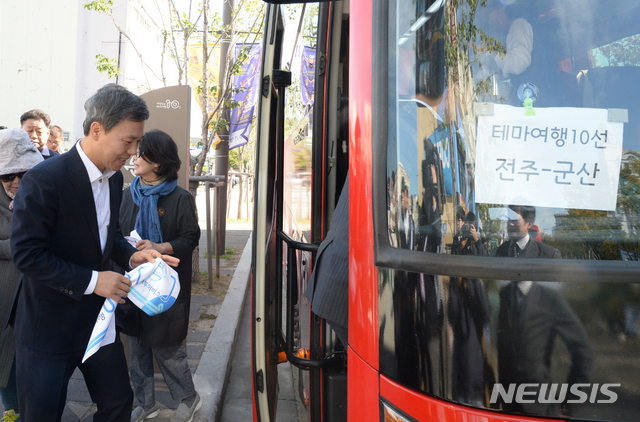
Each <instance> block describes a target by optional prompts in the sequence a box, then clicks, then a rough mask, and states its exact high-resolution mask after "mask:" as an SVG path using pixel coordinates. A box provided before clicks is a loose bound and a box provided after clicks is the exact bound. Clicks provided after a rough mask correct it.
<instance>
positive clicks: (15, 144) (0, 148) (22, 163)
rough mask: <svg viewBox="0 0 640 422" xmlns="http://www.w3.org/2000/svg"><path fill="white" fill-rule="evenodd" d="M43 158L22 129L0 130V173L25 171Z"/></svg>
mask: <svg viewBox="0 0 640 422" xmlns="http://www.w3.org/2000/svg"><path fill="white" fill-rule="evenodd" d="M42 160H43V158H42V154H41V153H40V151H38V148H36V146H35V144H34V143H33V141H32V140H31V139H30V138H29V135H28V134H27V132H25V131H24V130H23V129H20V128H15V129H4V130H0V175H3V174H12V173H21V172H23V171H27V170H29V169H30V168H32V167H33V166H35V165H36V164H38V163H39V162H41V161H42Z"/></svg>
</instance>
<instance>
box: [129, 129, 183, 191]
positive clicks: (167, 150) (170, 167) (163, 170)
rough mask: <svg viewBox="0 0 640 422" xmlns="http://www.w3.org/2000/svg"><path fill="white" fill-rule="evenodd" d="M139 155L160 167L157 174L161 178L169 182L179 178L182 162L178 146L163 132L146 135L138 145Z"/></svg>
mask: <svg viewBox="0 0 640 422" xmlns="http://www.w3.org/2000/svg"><path fill="white" fill-rule="evenodd" d="M138 153H139V154H140V157H142V159H144V160H146V161H147V162H149V163H154V164H158V165H159V167H158V170H157V171H156V172H155V173H156V174H157V175H158V177H159V178H160V177H164V178H166V180H167V181H168V182H170V181H172V180H176V179H177V178H178V170H180V164H181V162H180V157H178V146H177V145H176V143H175V142H174V141H173V139H171V136H169V135H167V134H166V133H164V132H162V131H161V130H152V131H151V132H147V133H145V134H144V136H143V137H142V139H141V140H140V143H139V144H138Z"/></svg>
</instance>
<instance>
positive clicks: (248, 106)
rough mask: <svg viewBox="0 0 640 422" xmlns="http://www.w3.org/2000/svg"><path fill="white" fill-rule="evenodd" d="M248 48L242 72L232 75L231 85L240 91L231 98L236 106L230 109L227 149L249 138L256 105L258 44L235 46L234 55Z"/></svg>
mask: <svg viewBox="0 0 640 422" xmlns="http://www.w3.org/2000/svg"><path fill="white" fill-rule="evenodd" d="M243 48H245V49H249V48H250V51H249V57H248V58H247V61H246V62H245V64H244V65H243V66H242V73H241V74H239V75H236V76H234V77H233V85H234V86H235V88H236V89H238V88H239V89H240V92H238V93H237V94H235V96H234V97H233V99H234V100H235V101H237V102H238V107H236V108H234V109H233V110H232V111H231V124H230V126H229V149H230V150H231V149H233V148H237V147H241V146H242V145H245V144H246V143H247V141H248V140H249V134H250V133H251V122H252V119H253V111H254V109H255V105H256V98H257V94H258V88H259V86H260V81H259V73H260V53H261V47H260V45H259V44H253V45H252V44H246V45H237V46H236V57H238V55H239V54H240V52H241V50H242V49H243Z"/></svg>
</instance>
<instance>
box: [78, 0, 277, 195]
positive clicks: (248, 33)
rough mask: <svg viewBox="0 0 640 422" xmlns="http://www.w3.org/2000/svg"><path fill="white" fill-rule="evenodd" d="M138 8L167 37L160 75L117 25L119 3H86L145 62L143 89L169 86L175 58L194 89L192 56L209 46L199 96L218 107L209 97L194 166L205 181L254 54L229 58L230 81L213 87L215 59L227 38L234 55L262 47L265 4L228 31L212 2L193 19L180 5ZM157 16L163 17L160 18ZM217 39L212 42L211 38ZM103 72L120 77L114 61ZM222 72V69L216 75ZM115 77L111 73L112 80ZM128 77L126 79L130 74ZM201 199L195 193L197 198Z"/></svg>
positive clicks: (249, 9) (240, 12)
mask: <svg viewBox="0 0 640 422" xmlns="http://www.w3.org/2000/svg"><path fill="white" fill-rule="evenodd" d="M134 1H135V5H136V7H137V8H139V9H140V10H141V11H142V13H143V14H144V16H143V18H144V19H145V20H146V21H147V22H149V23H150V25H151V26H153V27H154V28H155V30H156V31H158V33H159V34H160V35H161V37H162V38H161V39H162V41H161V44H162V53H161V60H160V62H161V66H160V69H154V68H152V66H150V65H149V63H148V60H147V58H146V57H145V56H143V54H142V52H141V50H140V49H139V48H138V47H137V43H136V40H134V39H133V38H132V37H131V36H130V35H129V34H128V33H127V32H126V31H125V30H124V28H123V27H122V26H121V25H120V24H119V23H118V22H117V20H116V17H115V15H114V12H113V7H114V0H94V1H92V2H88V3H84V8H85V9H87V10H92V11H95V12H98V13H101V14H104V15H107V16H108V17H109V18H110V19H111V20H112V22H113V24H114V26H115V27H116V29H117V30H118V31H119V32H120V34H122V36H123V37H124V38H125V39H126V40H128V41H129V43H130V45H131V47H132V48H133V50H134V51H135V52H136V54H137V55H138V57H139V59H140V63H141V65H142V67H143V70H144V76H145V81H144V82H143V84H142V86H143V87H144V88H145V89H147V90H150V89H151V88H152V86H157V85H158V84H160V85H161V86H167V78H166V77H165V58H170V59H171V60H172V62H173V64H174V66H175V68H176V69H177V71H178V77H177V81H176V82H177V83H178V85H183V84H188V79H189V51H188V45H189V43H191V42H201V43H202V46H203V58H204V60H203V66H202V67H203V72H202V78H201V79H200V80H199V81H198V83H197V84H196V86H195V87H194V89H195V91H196V92H199V93H202V92H205V93H212V94H213V96H214V97H215V98H216V103H215V104H214V106H213V107H212V110H211V111H208V104H207V103H208V96H206V95H205V96H204V98H205V99H206V100H205V104H204V105H203V107H202V109H203V112H202V125H201V129H202V132H201V133H202V152H201V153H200V154H199V155H198V156H196V157H195V159H194V160H193V162H192V163H191V166H190V174H191V175H197V176H199V175H201V174H202V170H203V167H204V163H205V160H206V156H207V154H208V152H209V149H210V148H211V146H212V144H213V141H214V139H215V138H216V134H217V132H218V131H219V130H220V129H221V128H228V127H229V122H227V121H226V119H224V118H223V116H222V114H221V113H220V111H221V110H222V109H223V107H231V108H233V107H237V106H238V104H237V102H235V101H233V96H234V95H235V94H236V93H238V92H239V91H240V90H241V89H242V88H240V87H236V86H234V85H233V83H232V77H233V76H234V75H237V74H238V73H239V72H240V71H241V70H242V66H243V64H244V62H245V61H246V60H247V58H248V51H249V48H243V49H242V51H241V52H240V54H239V55H238V57H236V58H234V57H233V55H229V56H228V57H227V61H226V62H225V67H226V72H225V80H224V81H220V82H219V83H213V82H212V81H211V79H210V78H209V77H208V74H209V59H210V57H211V54H212V52H213V50H214V49H215V47H216V46H218V45H220V44H221V42H223V40H224V39H225V37H230V47H229V51H234V50H235V48H234V46H235V45H236V44H238V43H242V44H249V43H255V42H258V41H259V40H260V39H261V37H262V34H261V30H262V21H263V20H264V10H265V8H264V5H263V3H262V2H261V1H259V0H241V1H240V3H239V4H238V6H237V7H235V8H234V10H233V11H232V21H231V24H229V25H228V26H227V27H224V26H223V24H222V18H221V16H220V13H218V12H215V11H211V10H210V7H209V4H210V0H205V1H204V2H203V3H202V8H201V9H200V10H199V11H198V13H197V17H196V18H195V19H191V18H190V16H189V15H188V14H187V13H186V12H185V11H183V10H180V9H179V8H178V6H177V4H176V2H175V0H147V1H144V0H134ZM156 11H157V13H156ZM210 35H212V36H213V40H212V41H211V40H210V38H209V36H210ZM98 60H99V63H98V68H99V71H101V72H104V71H111V72H114V71H116V69H114V63H113V61H111V60H113V59H109V58H107V57H104V56H102V57H100V58H98ZM214 71H215V72H217V69H214ZM111 74H112V73H110V75H111ZM125 77H126V74H125ZM193 193H195V192H193Z"/></svg>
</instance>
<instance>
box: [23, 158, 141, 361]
mask: <svg viewBox="0 0 640 422" xmlns="http://www.w3.org/2000/svg"><path fill="white" fill-rule="evenodd" d="M122 183H123V177H122V173H121V172H119V171H118V172H116V173H115V174H114V175H113V176H111V178H110V179H109V190H110V206H111V219H110V221H109V230H108V237H107V243H106V246H105V250H104V253H103V252H102V250H101V247H100V236H99V233H98V223H97V218H96V208H95V202H94V199H93V192H92V189H91V183H90V181H89V176H88V174H87V170H86V168H85V166H84V164H83V162H82V159H81V158H80V155H79V153H78V150H77V149H76V148H72V149H71V150H70V151H69V152H68V153H66V154H61V155H59V156H56V157H53V158H52V159H50V160H47V161H43V162H42V163H40V164H39V165H37V166H35V167H34V168H33V169H31V170H29V171H28V172H27V174H25V176H24V178H23V179H22V181H21V182H20V188H19V189H18V193H17V195H16V199H15V201H14V211H13V222H12V226H11V254H12V258H13V262H14V264H15V266H16V267H17V268H18V270H20V272H21V273H22V274H23V276H22V278H21V282H20V286H19V287H18V290H17V291H18V293H17V295H16V298H15V300H14V305H13V306H14V308H15V309H14V312H15V318H14V329H15V336H16V340H17V341H18V342H19V343H21V344H23V345H25V346H28V347H32V348H34V349H36V350H41V351H47V352H51V353H74V352H82V351H84V350H85V348H86V347H87V343H88V341H89V338H90V336H91V331H92V330H93V326H94V324H95V322H96V318H97V316H98V313H99V312H100V308H101V307H102V305H103V303H104V300H105V298H103V297H100V296H98V295H96V294H90V295H85V294H84V292H85V290H86V288H87V286H88V285H89V282H90V280H91V275H92V270H96V271H101V270H107V269H108V268H109V259H113V260H114V261H115V262H116V263H117V264H118V265H120V266H121V267H122V268H128V262H129V258H130V257H131V255H132V254H133V253H134V252H135V249H134V248H133V247H132V246H131V245H129V244H128V243H127V241H126V240H125V239H124V238H123V236H122V234H121V233H120V230H119V226H118V214H119V209H120V200H121V198H122Z"/></svg>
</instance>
